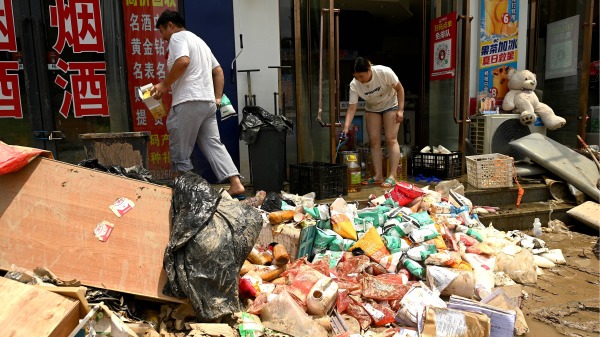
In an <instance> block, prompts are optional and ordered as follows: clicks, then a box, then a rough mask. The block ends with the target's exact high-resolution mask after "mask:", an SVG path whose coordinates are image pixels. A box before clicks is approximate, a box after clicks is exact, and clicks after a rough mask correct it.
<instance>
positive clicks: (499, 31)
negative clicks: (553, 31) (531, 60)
mask: <svg viewBox="0 0 600 337" xmlns="http://www.w3.org/2000/svg"><path fill="white" fill-rule="evenodd" d="M480 14H481V15H480V17H481V20H480V25H479V32H480V39H479V87H478V91H479V93H480V94H489V95H490V96H491V97H492V98H494V99H495V101H496V104H497V105H499V103H500V102H499V101H501V100H502V99H504V96H505V95H506V93H507V92H508V71H509V70H510V69H513V68H514V69H516V68H517V57H518V51H517V41H518V38H519V33H518V32H519V0H481V3H480Z"/></svg>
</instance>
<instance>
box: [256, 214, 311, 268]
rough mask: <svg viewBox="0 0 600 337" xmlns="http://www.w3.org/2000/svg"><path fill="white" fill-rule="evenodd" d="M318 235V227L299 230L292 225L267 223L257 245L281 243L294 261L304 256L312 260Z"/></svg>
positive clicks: (264, 224)
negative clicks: (314, 242) (313, 248)
mask: <svg viewBox="0 0 600 337" xmlns="http://www.w3.org/2000/svg"><path fill="white" fill-rule="evenodd" d="M316 234H317V226H316V225H312V226H307V227H304V228H297V227H295V226H291V225H278V226H272V225H270V224H269V223H268V222H265V223H263V228H262V230H261V231H260V234H259V235H258V239H257V241H256V243H258V244H260V245H263V246H267V245H269V244H270V243H271V242H277V243H280V244H282V245H283V246H284V247H285V249H286V250H287V251H288V253H289V254H290V257H291V259H292V260H295V259H297V258H301V257H303V256H308V257H309V258H312V247H313V241H314V240H315V235H316Z"/></svg>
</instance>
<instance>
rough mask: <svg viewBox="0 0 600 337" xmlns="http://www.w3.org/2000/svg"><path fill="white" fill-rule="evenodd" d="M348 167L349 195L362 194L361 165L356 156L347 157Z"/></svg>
mask: <svg viewBox="0 0 600 337" xmlns="http://www.w3.org/2000/svg"><path fill="white" fill-rule="evenodd" d="M346 165H347V167H348V174H347V178H348V193H354V192H360V181H361V179H362V176H361V171H362V170H361V169H360V165H358V160H357V158H356V155H354V154H348V155H346Z"/></svg>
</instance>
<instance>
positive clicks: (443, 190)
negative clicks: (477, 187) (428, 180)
mask: <svg viewBox="0 0 600 337" xmlns="http://www.w3.org/2000/svg"><path fill="white" fill-rule="evenodd" d="M451 190H454V192H456V193H458V194H462V195H464V194H465V186H464V185H463V184H461V183H460V182H459V181H458V180H456V179H452V180H444V181H440V182H439V183H438V184H437V185H435V191H436V192H438V193H440V194H441V195H442V197H443V198H446V199H448V197H449V196H450V191H451Z"/></svg>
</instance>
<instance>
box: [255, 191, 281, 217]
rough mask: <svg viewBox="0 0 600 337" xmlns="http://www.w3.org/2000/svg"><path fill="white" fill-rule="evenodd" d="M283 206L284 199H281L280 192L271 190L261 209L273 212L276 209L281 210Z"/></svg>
mask: <svg viewBox="0 0 600 337" xmlns="http://www.w3.org/2000/svg"><path fill="white" fill-rule="evenodd" d="M281 206H283V199H281V197H280V196H279V193H277V192H269V193H267V196H266V197H265V200H263V203H262V205H261V206H260V209H262V210H263V211H267V212H269V213H271V212H275V211H281Z"/></svg>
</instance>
